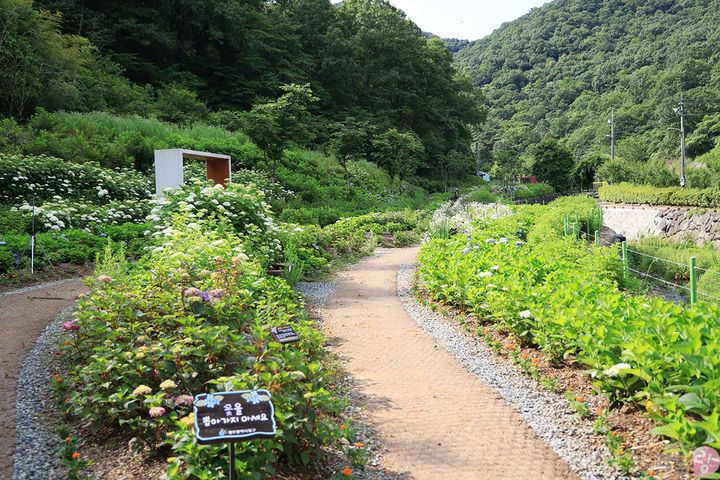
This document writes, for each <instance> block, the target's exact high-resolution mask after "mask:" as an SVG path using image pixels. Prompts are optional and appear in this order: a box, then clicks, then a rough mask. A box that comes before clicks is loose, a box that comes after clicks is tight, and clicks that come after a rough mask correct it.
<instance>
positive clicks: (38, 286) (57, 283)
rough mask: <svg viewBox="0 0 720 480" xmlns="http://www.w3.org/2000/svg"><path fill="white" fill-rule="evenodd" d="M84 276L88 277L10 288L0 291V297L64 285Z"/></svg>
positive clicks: (79, 278)
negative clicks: (6, 290)
mask: <svg viewBox="0 0 720 480" xmlns="http://www.w3.org/2000/svg"><path fill="white" fill-rule="evenodd" d="M83 278H86V277H75V278H68V279H65V280H55V281H54V282H47V283H40V284H38V285H33V286H30V287H23V288H18V289H17V290H10V291H9V292H3V293H0V297H5V296H7V295H15V294H16V293H27V292H33V291H35V290H42V289H43V288H48V287H54V286H55V285H62V284H63V283H68V282H72V281H73V280H82V279H83Z"/></svg>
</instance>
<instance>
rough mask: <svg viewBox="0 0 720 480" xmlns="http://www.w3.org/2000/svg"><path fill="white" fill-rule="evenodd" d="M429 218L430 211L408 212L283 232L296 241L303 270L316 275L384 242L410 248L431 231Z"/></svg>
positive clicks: (288, 227)
mask: <svg viewBox="0 0 720 480" xmlns="http://www.w3.org/2000/svg"><path fill="white" fill-rule="evenodd" d="M428 217H429V215H428V212H427V211H411V210H404V211H399V212H385V213H372V214H366V215H360V216H356V217H350V218H343V219H340V220H338V221H336V222H334V223H331V224H329V225H326V226H324V227H322V228H321V227H319V226H318V225H317V224H315V225H294V224H286V225H285V226H284V227H283V228H284V230H285V232H286V235H291V236H292V238H293V242H294V244H295V246H296V254H297V257H298V260H299V261H300V262H301V263H302V265H303V269H304V270H305V271H306V272H308V273H310V274H313V273H319V272H322V271H324V270H325V269H326V267H328V266H329V265H330V263H331V262H333V261H334V260H342V259H350V258H353V257H355V256H359V255H367V254H370V253H372V251H373V249H374V248H375V246H376V245H377V244H378V243H380V242H384V243H386V244H387V243H390V245H392V246H402V245H409V244H411V243H413V242H415V241H417V240H418V239H419V237H420V235H421V234H422V233H424V232H425V231H426V230H427V227H428V223H429V218H428Z"/></svg>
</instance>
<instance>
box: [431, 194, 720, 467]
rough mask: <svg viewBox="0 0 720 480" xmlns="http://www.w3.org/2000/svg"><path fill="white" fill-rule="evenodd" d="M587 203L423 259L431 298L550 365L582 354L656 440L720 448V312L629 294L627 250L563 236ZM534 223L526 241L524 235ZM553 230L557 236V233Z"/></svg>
mask: <svg viewBox="0 0 720 480" xmlns="http://www.w3.org/2000/svg"><path fill="white" fill-rule="evenodd" d="M586 202H587V201H586V200H584V199H583V198H582V197H574V198H570V199H563V200H562V201H561V202H559V203H558V204H557V205H555V204H551V205H550V206H549V207H542V206H534V207H530V208H528V207H524V208H518V207H516V208H515V209H514V211H515V213H514V215H512V216H509V217H505V218H501V219H492V218H485V219H483V220H481V221H478V222H477V223H476V224H475V226H474V227H472V228H470V229H469V230H468V231H467V232H466V233H464V234H458V235H455V236H453V237H451V238H449V239H435V240H431V241H430V242H429V243H427V244H426V245H425V246H424V247H423V249H422V250H421V253H420V257H419V260H420V265H421V266H420V268H419V275H420V277H421V278H422V280H423V283H424V285H425V287H426V288H427V289H428V290H429V292H430V294H431V296H432V297H433V298H435V299H437V300H441V301H444V302H448V303H451V304H454V305H456V306H458V307H460V308H462V309H465V310H469V311H471V312H473V313H474V314H475V315H476V316H477V317H478V318H479V319H480V320H481V321H483V322H493V323H497V324H498V325H499V326H500V328H502V329H506V330H509V331H511V332H513V334H514V335H515V336H517V338H518V340H519V341H520V342H521V343H524V344H525V345H537V346H538V347H539V348H540V349H541V350H543V351H544V352H546V353H547V354H548V355H549V358H550V359H551V360H554V361H557V362H560V361H562V359H563V358H566V357H567V356H568V355H576V356H577V358H578V360H579V361H581V362H583V363H584V364H586V365H587V366H588V367H589V369H590V371H591V372H592V375H593V376H594V378H595V382H596V385H597V386H598V387H601V388H603V389H604V390H605V391H606V392H607V393H608V395H609V396H610V400H611V402H613V403H615V402H620V401H632V402H635V403H637V404H639V405H641V406H643V407H644V408H645V409H646V410H647V412H648V415H649V416H650V417H651V418H653V419H654V420H656V421H658V422H660V424H661V426H659V427H657V428H656V429H655V430H654V433H656V434H659V435H664V436H666V437H669V438H671V439H673V440H676V441H677V443H678V445H679V446H680V447H681V448H682V450H683V451H684V452H685V453H689V452H692V450H693V449H694V448H697V447H699V446H702V445H708V446H711V447H713V448H718V447H720V442H719V441H718V438H720V426H719V425H718V422H717V418H718V415H720V391H719V390H718V389H717V388H716V385H717V384H718V382H720V342H719V341H718V338H720V320H719V319H720V308H718V307H717V306H715V305H713V304H709V303H700V304H698V305H695V306H692V307H684V306H681V305H674V304H673V303H671V302H667V301H665V300H662V299H660V298H648V297H644V296H634V295H628V293H627V292H626V291H623V290H621V289H620V288H619V286H621V283H622V282H623V276H622V274H621V263H620V261H619V256H618V251H617V248H605V247H590V248H588V247H587V246H586V245H585V244H584V242H581V241H578V240H575V239H573V238H570V237H565V236H564V235H563V233H562V225H563V219H564V218H565V216H566V214H567V213H568V212H569V211H572V210H573V209H574V212H572V213H578V214H579V216H581V217H582V216H583V214H584V213H585V211H586V207H587V205H586ZM524 228H529V229H530V233H529V235H528V238H529V239H528V242H522V241H521V240H519V239H518V235H517V233H516V232H518V231H519V230H520V229H524ZM553 232H554V233H553Z"/></svg>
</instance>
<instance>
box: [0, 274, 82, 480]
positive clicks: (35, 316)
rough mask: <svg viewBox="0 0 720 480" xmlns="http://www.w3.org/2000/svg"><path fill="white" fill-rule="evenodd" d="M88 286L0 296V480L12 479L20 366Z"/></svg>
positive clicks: (62, 286)
mask: <svg viewBox="0 0 720 480" xmlns="http://www.w3.org/2000/svg"><path fill="white" fill-rule="evenodd" d="M85 292H87V287H85V285H84V284H83V283H82V281H81V280H77V279H76V280H70V281H67V282H65V283H62V284H60V285H55V286H52V287H48V288H43V289H38V290H32V291H29V292H24V293H11V294H8V295H3V296H0V392H3V396H4V399H3V400H4V404H5V407H4V411H3V414H2V415H0V431H2V435H0V478H7V479H9V478H12V475H13V453H14V451H15V400H16V392H17V378H18V374H19V373H20V364H21V363H22V361H23V360H24V359H25V357H27V355H28V353H29V352H30V350H31V349H32V347H33V345H34V344H35V340H37V337H38V335H40V332H42V331H43V330H44V329H45V327H46V326H47V325H48V323H50V322H51V321H52V320H53V319H54V318H55V317H56V316H57V315H58V313H60V311H62V310H63V309H64V308H66V307H68V306H69V305H71V304H73V303H75V301H76V300H77V297H78V295H79V294H81V293H85Z"/></svg>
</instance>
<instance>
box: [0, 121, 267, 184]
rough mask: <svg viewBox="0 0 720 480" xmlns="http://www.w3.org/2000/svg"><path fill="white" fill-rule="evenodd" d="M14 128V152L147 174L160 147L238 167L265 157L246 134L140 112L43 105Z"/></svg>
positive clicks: (11, 139)
mask: <svg viewBox="0 0 720 480" xmlns="http://www.w3.org/2000/svg"><path fill="white" fill-rule="evenodd" d="M6 123H8V122H7V121H6ZM15 128H16V127H13V126H12V125H10V126H9V127H8V137H6V140H5V141H6V142H7V144H8V150H10V151H13V152H18V153H28V154H37V155H40V154H45V155H50V156H55V157H58V158H62V159H63V160H66V161H69V162H75V163H84V162H88V161H93V162H96V163H98V164H99V165H102V166H104V167H111V168H115V167H134V168H135V169H136V170H140V171H143V172H145V171H150V169H151V167H152V166H153V165H154V154H153V150H155V149H161V148H186V149H190V150H200V151H211V152H223V153H225V154H227V155H230V156H231V157H232V159H233V166H234V167H235V168H237V167H239V166H240V165H242V164H246V165H254V164H255V163H257V160H258V159H259V158H261V156H262V154H261V152H260V151H258V150H257V147H256V146H254V145H253V144H251V143H249V139H248V137H247V136H246V135H244V134H242V133H233V132H230V131H228V130H225V129H222V128H219V127H214V126H210V125H206V124H202V123H198V122H196V123H193V124H192V125H189V126H185V127H182V126H179V125H175V124H171V123H166V122H162V121H159V120H157V119H154V118H143V117H139V116H137V115H127V116H115V115H111V114H108V113H106V112H93V113H65V112H60V113H49V112H47V111H45V110H43V109H38V111H37V112H36V113H35V115H33V116H32V117H31V118H30V121H29V122H28V125H27V128H26V129H21V132H16V131H15ZM17 128H20V127H17Z"/></svg>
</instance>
